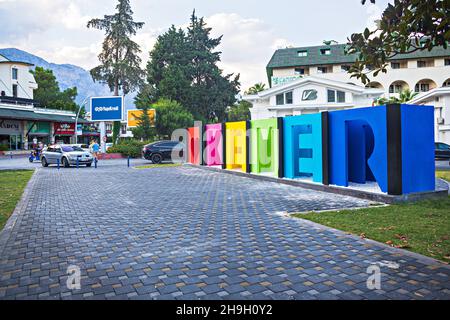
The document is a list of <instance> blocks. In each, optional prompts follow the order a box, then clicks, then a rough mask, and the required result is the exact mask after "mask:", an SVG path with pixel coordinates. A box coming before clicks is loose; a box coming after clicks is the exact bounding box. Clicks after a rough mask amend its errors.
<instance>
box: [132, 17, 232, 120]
mask: <svg viewBox="0 0 450 320" xmlns="http://www.w3.org/2000/svg"><path fill="white" fill-rule="evenodd" d="M210 33H211V28H208V27H207V26H206V23H205V21H204V19H203V18H197V16H196V15H195V11H194V12H193V14H192V16H191V21H190V25H189V27H188V28H187V31H186V32H185V31H183V30H182V29H176V28H175V27H174V26H172V27H171V28H170V29H169V30H168V31H167V32H166V33H164V34H163V35H161V36H159V37H158V39H157V42H156V44H155V46H154V48H153V50H152V51H151V52H150V61H149V62H148V64H147V70H146V71H147V83H146V84H145V86H144V87H142V88H141V90H140V92H139V95H138V96H137V98H136V103H137V104H143V103H146V104H149V103H154V102H155V101H157V100H159V99H161V98H166V99H170V100H175V101H177V102H179V103H180V104H181V105H182V106H184V107H185V108H186V109H187V110H188V111H190V112H191V113H192V114H193V115H194V118H195V119H196V120H203V121H209V120H211V119H212V118H217V119H218V120H224V119H225V117H226V110H227V107H228V106H231V105H233V104H234V103H235V101H236V99H235V96H236V95H237V94H238V92H239V86H240V83H239V75H237V76H233V74H228V75H223V74H222V70H220V68H219V67H218V66H217V63H218V62H219V61H220V54H221V52H216V51H215V49H216V48H217V46H218V45H219V44H220V42H221V40H222V37H218V38H211V36H210ZM212 115H214V117H212ZM217 119H216V120H217Z"/></svg>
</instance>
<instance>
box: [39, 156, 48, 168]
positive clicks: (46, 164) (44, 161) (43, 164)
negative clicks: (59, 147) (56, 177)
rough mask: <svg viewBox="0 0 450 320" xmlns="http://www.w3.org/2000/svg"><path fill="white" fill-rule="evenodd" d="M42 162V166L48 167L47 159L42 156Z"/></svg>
mask: <svg viewBox="0 0 450 320" xmlns="http://www.w3.org/2000/svg"><path fill="white" fill-rule="evenodd" d="M41 163H42V166H43V167H48V162H47V159H45V158H42V160H41Z"/></svg>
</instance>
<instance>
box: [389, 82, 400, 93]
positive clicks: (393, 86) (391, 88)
mask: <svg viewBox="0 0 450 320" xmlns="http://www.w3.org/2000/svg"><path fill="white" fill-rule="evenodd" d="M402 90H403V86H402V85H401V84H391V85H390V86H389V93H400V92H402Z"/></svg>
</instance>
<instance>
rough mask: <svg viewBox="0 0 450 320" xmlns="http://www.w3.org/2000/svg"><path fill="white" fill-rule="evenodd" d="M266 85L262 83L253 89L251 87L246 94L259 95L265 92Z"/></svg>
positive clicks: (255, 85) (256, 84)
mask: <svg viewBox="0 0 450 320" xmlns="http://www.w3.org/2000/svg"><path fill="white" fill-rule="evenodd" d="M265 87H266V85H265V84H264V83H262V82H259V83H255V84H254V85H253V86H252V87H250V88H249V89H248V90H247V91H246V92H245V94H257V93H258V92H261V91H264V90H265V89H266V88H265Z"/></svg>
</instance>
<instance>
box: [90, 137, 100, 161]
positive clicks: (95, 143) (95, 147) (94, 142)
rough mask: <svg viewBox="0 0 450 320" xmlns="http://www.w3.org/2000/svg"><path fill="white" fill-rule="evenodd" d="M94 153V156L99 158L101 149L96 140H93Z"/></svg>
mask: <svg viewBox="0 0 450 320" xmlns="http://www.w3.org/2000/svg"><path fill="white" fill-rule="evenodd" d="M91 149H92V153H93V154H94V158H95V159H96V160H98V153H99V151H100V145H99V144H98V143H97V141H96V140H92V144H91Z"/></svg>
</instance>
